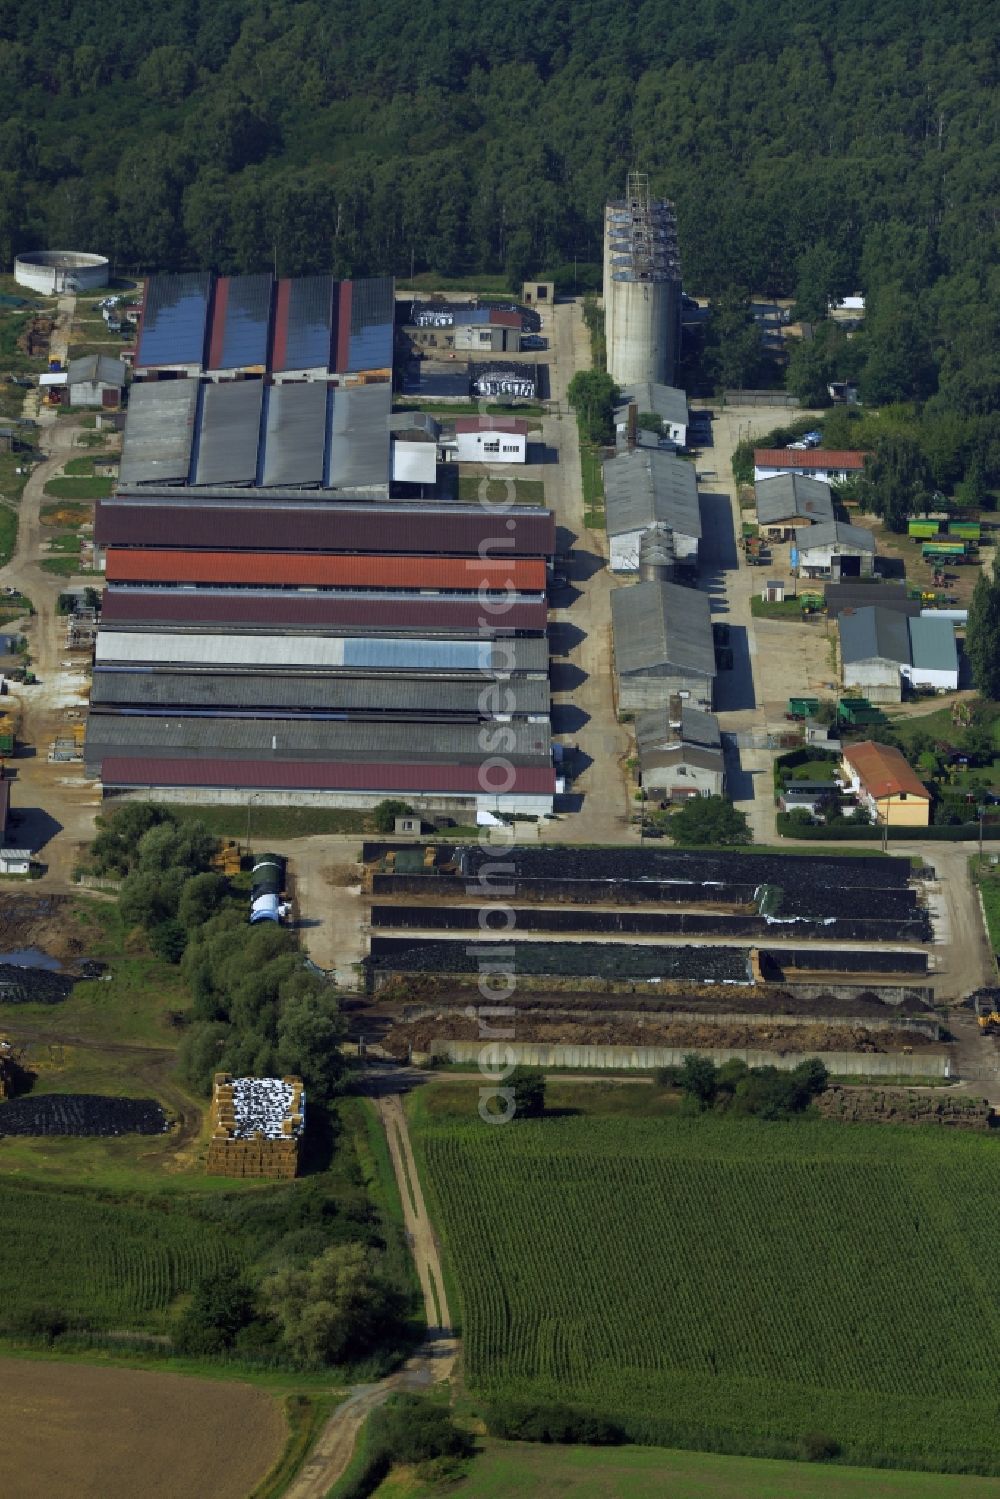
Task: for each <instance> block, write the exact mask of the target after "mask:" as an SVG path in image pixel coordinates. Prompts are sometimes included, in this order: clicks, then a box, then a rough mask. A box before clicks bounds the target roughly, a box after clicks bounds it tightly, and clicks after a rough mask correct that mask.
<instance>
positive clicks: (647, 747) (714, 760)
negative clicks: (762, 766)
mask: <svg viewBox="0 0 1000 1499" xmlns="http://www.w3.org/2000/svg"><path fill="white" fill-rule="evenodd" d="M680 718H681V721H680V724H679V725H676V724H673V723H671V721H670V713H669V710H667V709H659V710H657V711H654V712H650V713H640V714H638V715H637V716H636V720H635V743H636V749H637V751H638V755H639V768H640V773H641V775H642V789H643V791H644V792H645V793H646V796H647V798H648V799H650V800H661V801H673V802H680V801H688V800H690V798H691V797H695V796H721V795H722V794H723V791H724V789H725V760H724V757H723V752H722V736H721V735H720V733H719V720H718V719H717V718H716V716H715V714H714V713H705V712H702V711H700V710H699V709H697V708H693V707H689V706H688V705H687V704H684V706H683V707H682V708H681V715H680Z"/></svg>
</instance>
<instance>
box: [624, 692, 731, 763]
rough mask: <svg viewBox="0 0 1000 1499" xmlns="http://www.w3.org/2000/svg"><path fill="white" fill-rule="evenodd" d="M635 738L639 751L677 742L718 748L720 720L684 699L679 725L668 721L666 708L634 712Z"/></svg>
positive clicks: (720, 741) (720, 737)
mask: <svg viewBox="0 0 1000 1499" xmlns="http://www.w3.org/2000/svg"><path fill="white" fill-rule="evenodd" d="M635 742H636V745H637V747H638V750H639V753H640V755H644V754H645V753H647V752H648V751H650V750H653V749H657V750H659V749H662V748H663V747H664V746H665V745H673V744H677V743H679V742H683V743H684V744H689V745H697V746H698V748H700V749H712V750H719V749H721V747H722V735H721V734H720V732H719V720H718V719H717V718H716V716H715V714H714V713H704V712H702V710H701V709H700V708H691V707H689V706H688V704H687V703H685V704H684V705H683V707H682V708H681V724H680V728H679V729H678V728H677V727H676V726H675V725H674V724H672V723H671V722H670V715H669V714H668V712H667V710H666V709H665V708H654V709H651V710H650V711H649V712H648V713H637V714H636V719H635Z"/></svg>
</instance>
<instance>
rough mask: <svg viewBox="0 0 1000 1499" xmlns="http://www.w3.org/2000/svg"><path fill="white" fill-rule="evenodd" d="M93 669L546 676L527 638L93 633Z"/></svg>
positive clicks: (540, 644) (540, 645)
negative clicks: (183, 667) (201, 668)
mask: <svg viewBox="0 0 1000 1499" xmlns="http://www.w3.org/2000/svg"><path fill="white" fill-rule="evenodd" d="M94 659H95V663H96V665H97V666H110V665H115V664H122V665H132V666H145V665H148V666H155V665H167V666H174V665H188V666H193V667H196V666H204V667H209V668H211V667H220V666H233V667H243V668H244V669H246V670H248V671H259V670H261V669H266V668H267V667H271V668H273V669H275V670H278V671H292V670H309V669H312V670H320V671H341V672H356V673H357V674H358V675H361V676H364V675H366V674H367V673H368V672H374V671H389V672H416V673H418V674H420V675H421V676H425V677H433V676H436V675H439V674H440V675H442V676H467V677H474V678H475V677H478V678H480V679H484V678H487V677H491V676H493V677H508V676H531V675H536V676H539V677H546V676H547V672H548V643H547V641H545V640H544V639H538V638H535V637H534V636H527V637H525V638H523V639H522V638H520V637H517V638H511V639H503V640H450V639H449V640H421V639H419V638H414V637H407V636H400V637H398V638H393V637H384V636H329V635H328V636H314V635H290V636H285V635H232V636H229V635H208V636H202V635H191V634H188V635H185V634H176V635H171V634H154V633H152V632H150V633H148V634H144V633H139V632H134V631H128V630H101V631H100V633H99V634H98V637H97V645H96V647H95V652H94Z"/></svg>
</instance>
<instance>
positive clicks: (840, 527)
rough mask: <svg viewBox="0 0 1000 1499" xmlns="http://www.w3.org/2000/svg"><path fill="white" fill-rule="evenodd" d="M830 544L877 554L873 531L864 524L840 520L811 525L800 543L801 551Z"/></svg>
mask: <svg viewBox="0 0 1000 1499" xmlns="http://www.w3.org/2000/svg"><path fill="white" fill-rule="evenodd" d="M829 546H842V547H850V548H851V550H852V551H855V552H868V553H870V554H871V555H872V556H874V555H875V537H874V536H873V535H872V533H871V532H870V531H867V530H866V529H865V527H864V526H849V525H846V524H845V522H844V521H840V520H831V521H821V522H820V524H819V525H818V526H810V527H809V529H808V531H806V532H805V533H804V534H803V536H802V537H801V539H800V541H799V543H798V547H799V551H800V552H801V553H805V552H811V551H813V549H814V548H818V547H829Z"/></svg>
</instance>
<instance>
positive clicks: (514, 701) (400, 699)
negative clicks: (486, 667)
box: [90, 670, 550, 719]
mask: <svg viewBox="0 0 1000 1499" xmlns="http://www.w3.org/2000/svg"><path fill="white" fill-rule="evenodd" d="M90 701H91V706H92V707H93V708H95V709H98V710H100V711H102V712H108V711H115V710H116V709H117V710H129V709H134V708H148V709H152V710H157V709H179V708H191V709H196V710H202V711H217V712H225V711H226V710H236V711H241V710H244V711H253V712H261V711H263V710H265V709H278V710H281V711H282V712H284V713H295V714H302V715H304V716H306V715H309V714H316V713H346V712H351V713H368V712H371V713H387V714H390V715H391V714H392V713H400V714H403V713H405V714H418V715H423V716H425V717H428V718H431V717H434V718H440V717H443V716H445V715H447V714H454V715H460V716H462V717H466V718H483V719H486V718H495V717H496V716H497V714H498V713H504V714H514V715H517V716H521V717H523V716H524V715H526V714H529V713H530V714H547V713H548V711H549V706H550V703H549V684H548V682H546V681H545V680H543V679H535V678H521V677H515V678H512V679H511V680H510V681H509V682H504V683H501V684H500V685H499V686H496V685H495V684H494V683H493V682H482V681H464V680H458V681H454V680H451V681H426V680H424V679H422V678H414V677H402V676H395V677H394V676H388V675H386V676H376V677H364V676H359V677H346V676H345V677H313V676H306V675H296V676H288V675H286V674H284V673H282V674H280V675H279V674H266V675H265V674H258V673H256V672H255V673H244V674H238V673H226V672H213V671H193V672H183V671H162V672H160V671H118V670H111V671H108V670H98V671H95V672H94V677H93V681H92V683H91V690H90Z"/></svg>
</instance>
